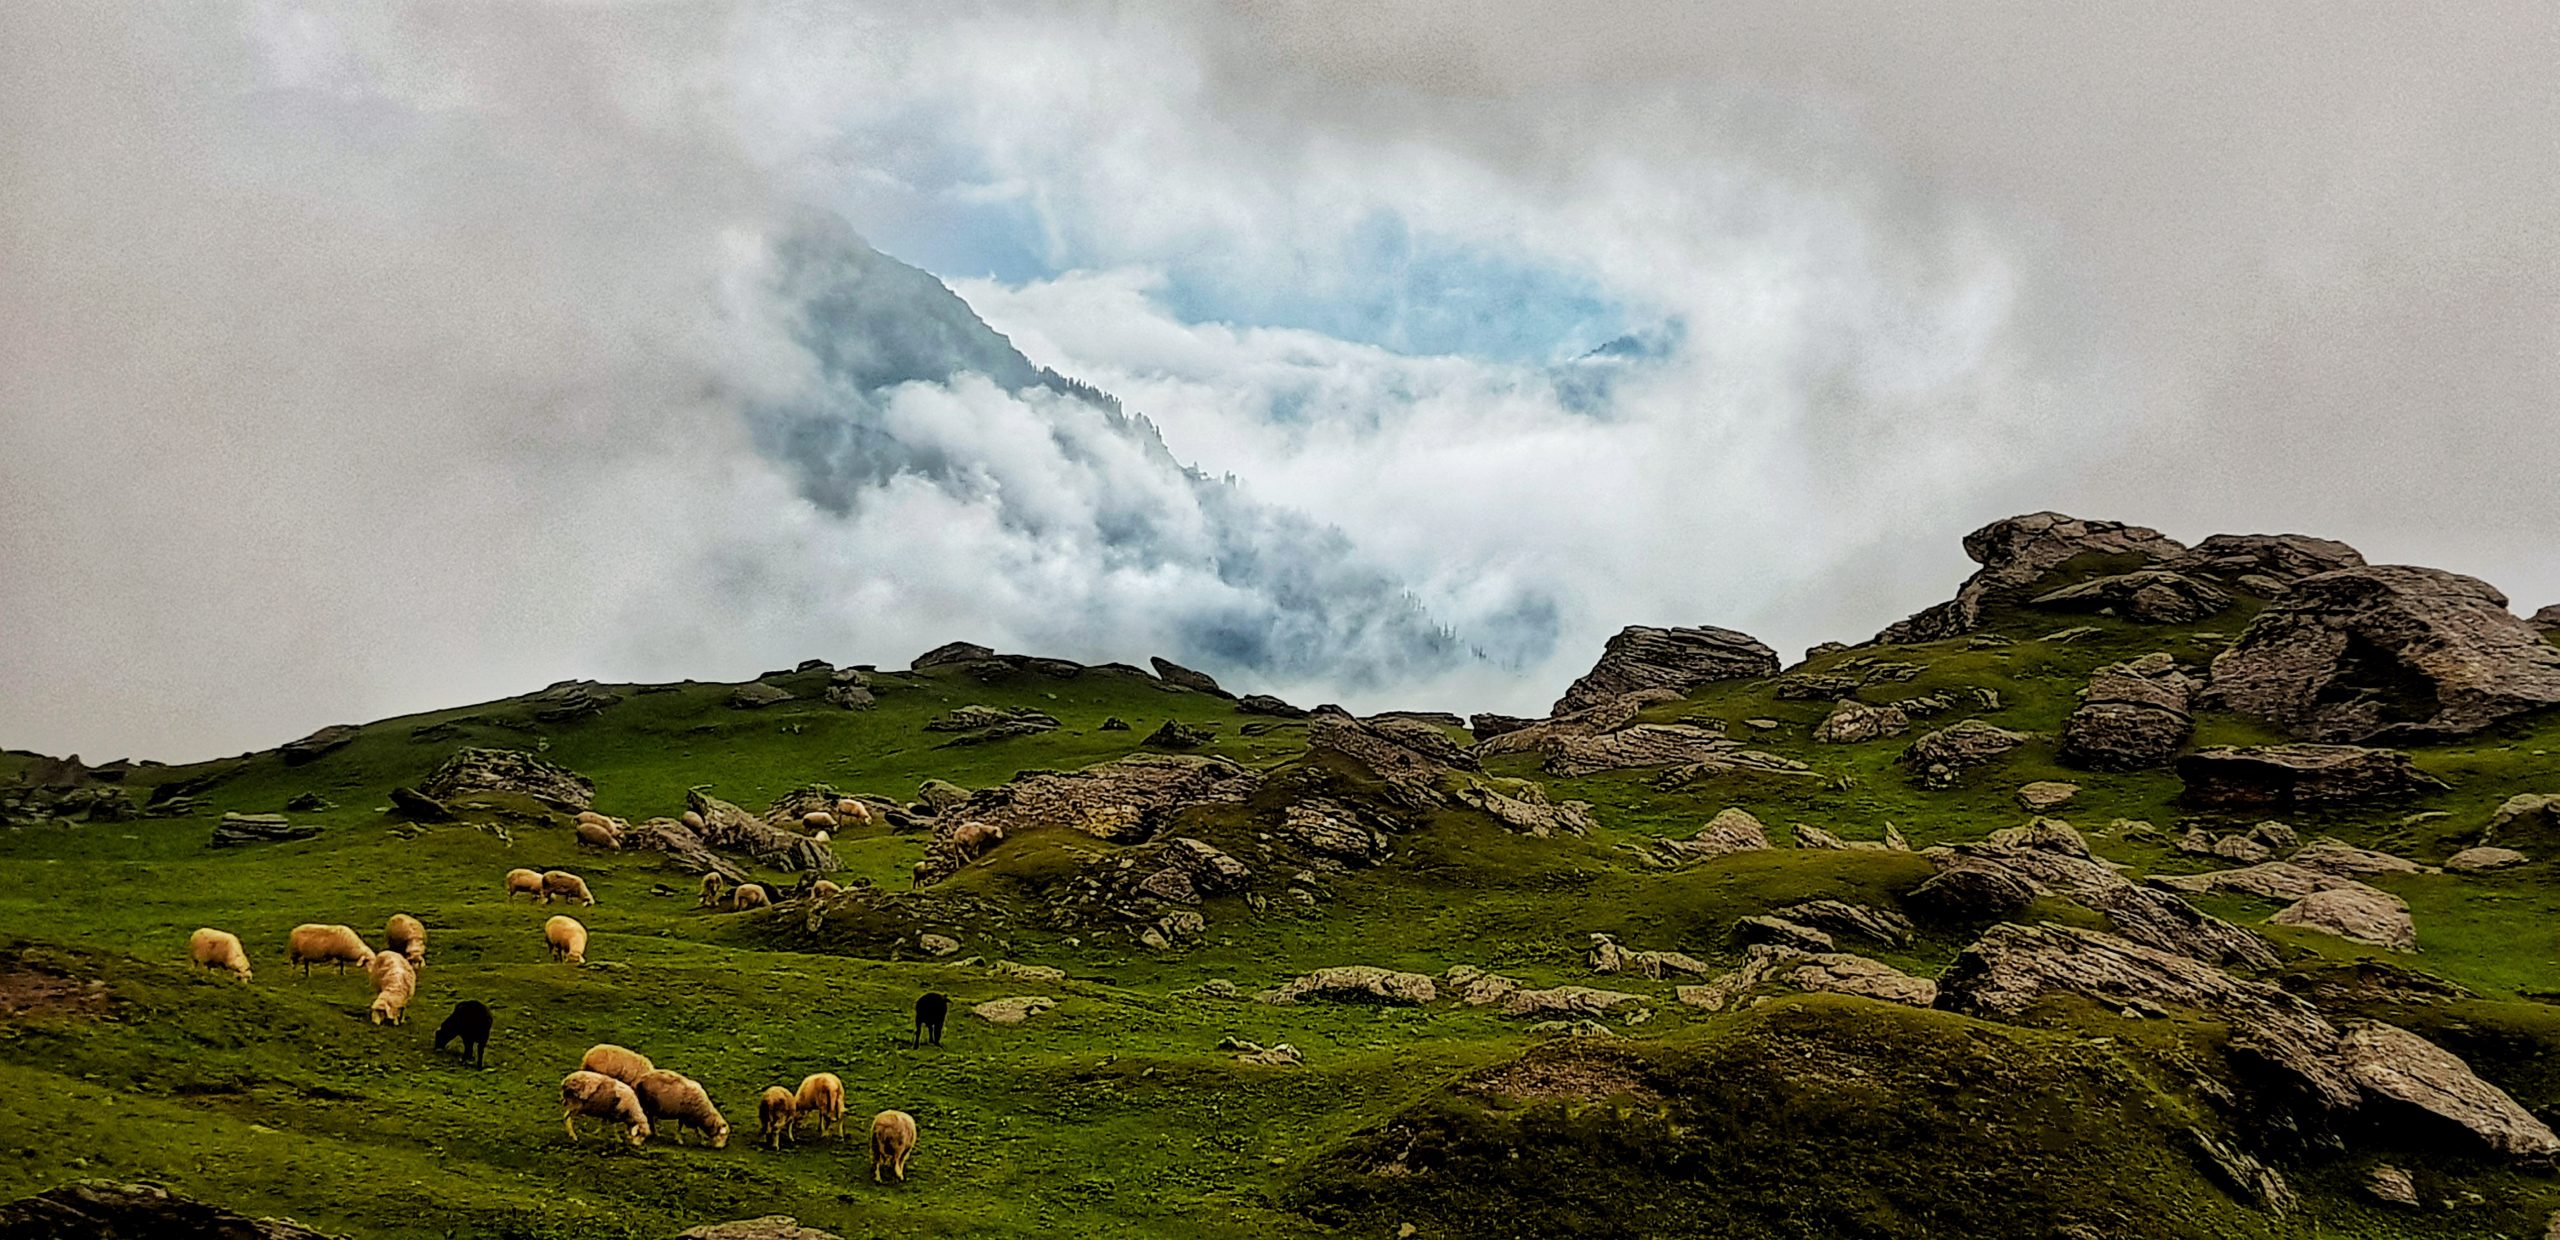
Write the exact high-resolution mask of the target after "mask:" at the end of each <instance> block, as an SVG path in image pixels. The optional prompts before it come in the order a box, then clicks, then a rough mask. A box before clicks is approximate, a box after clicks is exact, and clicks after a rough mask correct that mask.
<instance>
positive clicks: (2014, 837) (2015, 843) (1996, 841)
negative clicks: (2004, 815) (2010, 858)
mask: <svg viewBox="0 0 2560 1240" xmlns="http://www.w3.org/2000/svg"><path fill="white" fill-rule="evenodd" d="M1982 842H1983V843H1985V844H1987V845H1989V846H1991V847H1993V848H2034V849H2041V850H2043V851H2045V852H2058V853H2062V854H2065V855H2067V856H2073V857H2082V858H2086V857H2087V856H2088V855H2089V842H2088V841H2087V840H2084V839H2082V838H2080V833H2079V832H2078V831H2076V830H2073V829H2072V826H2071V824H2070V823H2067V822H2064V821H2063V820H2061V819H2059V818H2038V819H2036V820H2035V821H2034V822H2031V823H2028V824H2027V825H2025V826H2023V827H2003V828H2001V829H2000V830H1997V831H1994V832H1992V833H1991V834H1990V835H1989V836H1987V837H1985V838H1984V839H1983V841H1982Z"/></svg>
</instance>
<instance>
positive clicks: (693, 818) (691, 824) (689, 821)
mask: <svg viewBox="0 0 2560 1240" xmlns="http://www.w3.org/2000/svg"><path fill="white" fill-rule="evenodd" d="M676 821H678V822H681V823H683V824H684V825H685V827H686V829H688V830H692V831H699V830H701V829H702V826H703V823H702V815H700V814H697V813H695V812H693V811H692V810H686V811H685V812H684V817H682V818H679V819H677V820H676Z"/></svg>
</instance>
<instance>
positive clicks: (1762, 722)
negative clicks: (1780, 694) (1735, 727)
mask: <svg viewBox="0 0 2560 1240" xmlns="http://www.w3.org/2000/svg"><path fill="white" fill-rule="evenodd" d="M1742 726H1744V727H1746V728H1749V729H1751V730H1752V731H1754V732H1775V731H1777V730H1778V729H1780V728H1783V727H1785V726H1787V725H1785V724H1783V723H1780V722H1778V721H1777V720H1775V719H1745V720H1743V721H1742Z"/></svg>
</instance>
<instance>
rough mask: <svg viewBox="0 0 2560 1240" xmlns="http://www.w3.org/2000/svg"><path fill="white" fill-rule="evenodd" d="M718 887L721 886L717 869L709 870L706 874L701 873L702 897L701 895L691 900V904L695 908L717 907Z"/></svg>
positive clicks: (718, 903) (718, 900)
mask: <svg viewBox="0 0 2560 1240" xmlns="http://www.w3.org/2000/svg"><path fill="white" fill-rule="evenodd" d="M720 887H721V879H720V871H718V870H713V871H712V872H710V873H708V874H705V875H703V876H702V897H701V898H700V899H697V900H695V901H694V902H693V906H694V907H695V908H718V907H720Z"/></svg>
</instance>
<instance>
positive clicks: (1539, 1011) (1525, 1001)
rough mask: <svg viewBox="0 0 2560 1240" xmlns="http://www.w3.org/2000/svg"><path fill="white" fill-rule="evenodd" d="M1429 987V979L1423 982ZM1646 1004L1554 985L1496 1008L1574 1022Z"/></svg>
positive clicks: (1515, 994)
mask: <svg viewBox="0 0 2560 1240" xmlns="http://www.w3.org/2000/svg"><path fill="white" fill-rule="evenodd" d="M1424 980H1425V982H1426V984H1427V983H1428V981H1429V979H1427V978H1426V979H1424ZM1642 1002H1644V996H1643V995H1631V994H1628V993H1627V992H1625V991H1623V990H1597V989H1594V988H1592V987H1589V986H1555V987H1550V988H1548V989H1546V990H1514V991H1512V992H1511V993H1509V994H1506V995H1504V996H1503V997H1502V1000H1501V1001H1500V1002H1499V1003H1497V1004H1496V1005H1495V1009H1496V1010H1497V1011H1499V1012H1501V1013H1502V1014H1503V1015H1505V1016H1534V1017H1541V1018H1544V1019H1549V1020H1553V1019H1557V1018H1563V1019H1574V1018H1590V1017H1597V1016H1606V1015H1608V1014H1609V1010H1610V1009H1612V1008H1615V1007H1619V1006H1621V1005H1624V1004H1629V1003H1642Z"/></svg>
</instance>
